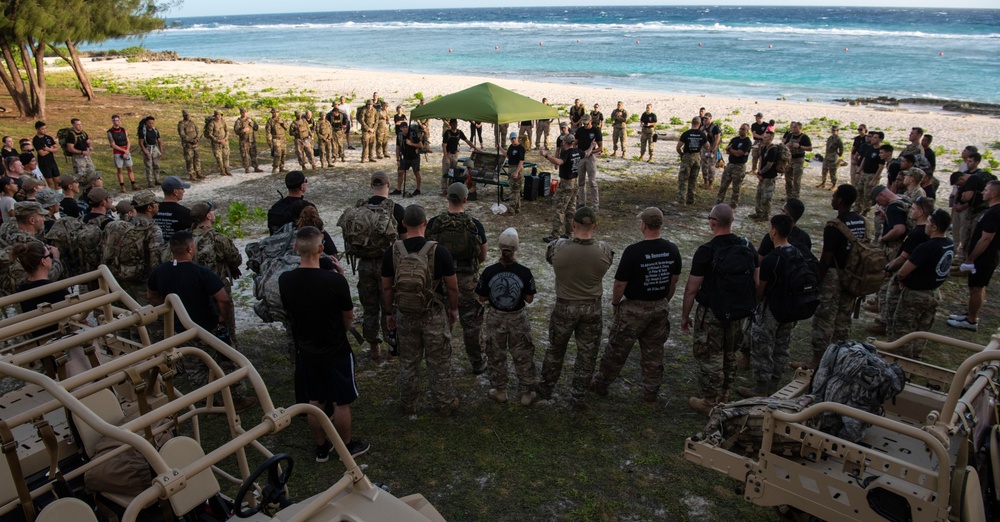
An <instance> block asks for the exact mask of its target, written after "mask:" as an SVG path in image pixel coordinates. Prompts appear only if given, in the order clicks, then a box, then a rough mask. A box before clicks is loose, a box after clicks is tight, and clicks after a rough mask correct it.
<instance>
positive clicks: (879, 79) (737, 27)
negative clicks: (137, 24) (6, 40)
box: [86, 6, 1000, 103]
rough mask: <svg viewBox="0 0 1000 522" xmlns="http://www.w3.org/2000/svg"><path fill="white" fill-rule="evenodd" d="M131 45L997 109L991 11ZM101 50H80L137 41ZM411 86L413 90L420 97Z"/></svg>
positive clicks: (280, 17) (182, 21)
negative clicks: (885, 98) (949, 102)
mask: <svg viewBox="0 0 1000 522" xmlns="http://www.w3.org/2000/svg"><path fill="white" fill-rule="evenodd" d="M168 24H169V25H170V27H169V28H168V29H165V30H162V31H157V32H155V33H151V34H148V35H146V36H145V37H143V38H141V40H139V42H138V43H141V45H143V46H144V47H146V48H147V49H150V50H154V51H162V50H171V51H176V52H178V53H180V54H181V55H182V56H191V57H207V58H225V59H230V60H235V61H241V62H258V63H282V64H294V65H306V66H316V67H338V68H347V69H369V70H379V71H385V72H386V74H392V73H393V72H394V71H399V72H415V73H425V74H455V75H475V76H490V77H494V78H497V79H499V80H502V79H504V78H511V79H514V78H516V79H523V80H538V81H553V82H558V83H562V84H579V85H587V86H590V87H605V88H616V87H620V88H627V89H631V90H648V91H655V92H673V93H683V94H708V95H722V96H734V97H736V96H738V97H744V98H761V99H774V98H786V99H789V100H807V99H811V100H814V101H832V100H834V99H836V98H855V97H869V96H871V97H874V96H892V97H896V98H943V99H951V100H964V101H976V102H984V103H1000V82H998V81H996V77H997V76H998V74H1000V65H998V64H997V59H998V56H1000V10H993V9H904V8H856V7H736V6H715V7H641V6H635V7H536V8H488V9H485V8H472V9H421V10H395V11H340V12H324V13H288V14H268V15H242V16H217V17H198V18H177V19H170V20H168ZM136 44H137V42H136V41H135V40H117V41H108V42H104V43H103V44H100V45H91V46H88V47H86V48H87V49H113V48H121V47H125V46H129V45H136ZM419 90H420V88H419V86H414V92H416V91H419Z"/></svg>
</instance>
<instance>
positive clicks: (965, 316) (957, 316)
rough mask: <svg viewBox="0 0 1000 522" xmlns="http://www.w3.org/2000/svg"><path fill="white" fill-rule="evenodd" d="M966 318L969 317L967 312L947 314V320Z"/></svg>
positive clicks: (963, 319) (962, 319)
mask: <svg viewBox="0 0 1000 522" xmlns="http://www.w3.org/2000/svg"><path fill="white" fill-rule="evenodd" d="M968 318H969V312H965V313H961V314H951V315H949V316H948V320H950V321H965V320H966V319H968Z"/></svg>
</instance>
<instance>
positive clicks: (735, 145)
mask: <svg viewBox="0 0 1000 522" xmlns="http://www.w3.org/2000/svg"><path fill="white" fill-rule="evenodd" d="M752 148H753V140H751V139H750V138H749V137H746V138H741V137H739V136H736V137H735V138H733V139H732V141H730V142H729V147H727V148H726V150H729V149H733V150H738V151H742V152H745V153H746V155H745V156H733V155H732V154H730V155H729V163H735V164H737V165H745V164H746V162H747V160H748V159H750V149H752Z"/></svg>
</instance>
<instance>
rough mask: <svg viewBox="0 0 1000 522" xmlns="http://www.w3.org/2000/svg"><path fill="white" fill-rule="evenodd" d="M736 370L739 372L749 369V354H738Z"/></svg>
mask: <svg viewBox="0 0 1000 522" xmlns="http://www.w3.org/2000/svg"><path fill="white" fill-rule="evenodd" d="M736 369H737V370H739V371H741V372H742V371H746V370H749V369H750V352H740V358H739V359H737V360H736Z"/></svg>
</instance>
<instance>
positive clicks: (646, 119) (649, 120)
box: [622, 103, 656, 162]
mask: <svg viewBox="0 0 1000 522" xmlns="http://www.w3.org/2000/svg"><path fill="white" fill-rule="evenodd" d="M639 124H640V125H641V126H642V135H641V136H640V137H639V159H640V160H641V159H642V157H643V156H644V155H645V154H646V147H649V160H648V161H650V162H652V161H653V131H654V130H656V114H655V113H654V112H653V104H651V103H647V104H646V112H644V113H642V114H641V115H640V116H639ZM624 150H625V146H624V145H622V157H623V158H624V157H625V153H624Z"/></svg>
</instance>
